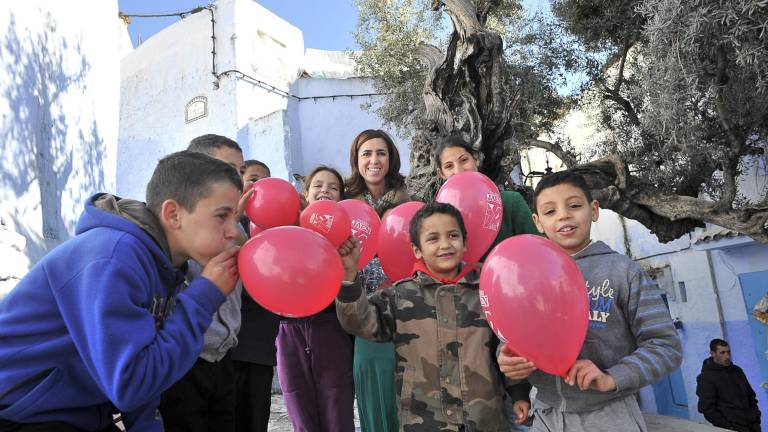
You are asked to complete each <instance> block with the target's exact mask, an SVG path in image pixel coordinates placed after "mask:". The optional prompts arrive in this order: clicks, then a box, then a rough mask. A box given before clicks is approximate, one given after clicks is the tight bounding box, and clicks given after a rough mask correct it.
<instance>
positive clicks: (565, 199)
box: [498, 171, 682, 432]
mask: <svg viewBox="0 0 768 432" xmlns="http://www.w3.org/2000/svg"><path fill="white" fill-rule="evenodd" d="M534 204H535V213H534V215H533V220H534V222H535V223H536V226H537V227H538V229H539V231H541V232H542V233H544V234H545V235H546V236H547V238H549V239H550V240H552V241H554V242H555V243H557V244H558V245H560V247H561V248H563V250H564V251H565V252H567V253H569V254H570V255H571V256H572V257H573V259H574V260H576V264H577V265H578V266H579V269H580V270H581V273H582V275H584V279H585V281H586V284H587V285H586V290H587V295H588V296H589V303H590V314H589V329H588V331H587V336H586V340H585V341H584V346H583V348H582V349H581V352H580V353H579V357H578V360H576V363H575V364H574V365H573V366H572V367H571V369H570V370H569V371H568V374H567V377H566V378H565V380H563V378H561V377H559V376H553V375H549V374H546V373H543V372H541V371H538V370H535V365H534V364H532V363H531V362H528V361H527V360H526V359H524V358H522V357H517V356H515V355H514V354H513V353H511V352H510V351H509V350H508V349H507V348H506V346H505V347H504V348H503V349H502V351H501V353H500V354H499V357H498V362H499V368H500V369H501V371H502V372H503V373H504V374H505V375H506V376H507V377H508V378H510V379H513V380H517V379H524V378H528V381H529V382H530V383H531V384H533V385H534V386H535V387H536V388H538V393H537V396H536V398H537V403H536V404H534V409H533V413H534V420H533V426H532V429H531V430H532V431H547V432H550V431H566V432H581V431H590V432H600V431H606V432H607V431H626V432H630V431H646V430H647V429H646V425H645V421H644V420H643V416H642V414H641V413H640V408H639V407H638V405H637V400H636V395H635V394H636V393H637V391H638V390H640V388H641V387H643V386H646V385H648V384H651V383H654V382H656V381H657V380H658V379H660V378H661V377H663V376H665V375H667V374H669V373H670V372H671V371H673V370H674V369H676V368H677V367H678V366H679V365H680V361H681V359H682V354H681V346H680V339H679V337H678V335H677V332H676V330H675V327H674V325H673V324H672V320H671V319H670V316H669V311H668V310H667V308H666V306H665V304H664V301H663V300H662V298H661V291H660V290H659V288H658V286H657V285H656V284H655V283H654V281H653V280H652V279H651V278H650V277H649V276H648V274H647V273H646V272H645V271H644V270H643V269H642V268H641V267H640V266H639V265H638V264H637V263H635V262H634V261H632V260H631V259H629V258H628V257H626V256H624V255H620V254H618V253H616V252H615V251H613V250H612V249H611V248H609V247H608V246H607V245H606V244H605V243H603V242H601V241H592V240H591V239H590V229H591V225H592V222H595V221H597V218H598V214H599V206H598V202H597V201H595V200H593V199H592V196H591V193H590V191H589V188H588V186H587V184H586V182H585V181H584V179H583V178H582V177H581V176H580V175H578V174H576V173H573V172H570V171H563V172H558V173H554V174H550V175H548V176H545V177H543V178H542V179H541V181H540V182H539V184H538V186H537V187H536V191H535V192H534ZM531 337H535V335H531Z"/></svg>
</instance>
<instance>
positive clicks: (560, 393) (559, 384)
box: [555, 376, 566, 412]
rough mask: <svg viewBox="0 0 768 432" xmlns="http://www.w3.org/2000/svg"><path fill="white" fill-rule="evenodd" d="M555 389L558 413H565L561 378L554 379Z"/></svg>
mask: <svg viewBox="0 0 768 432" xmlns="http://www.w3.org/2000/svg"><path fill="white" fill-rule="evenodd" d="M555 387H556V388H557V395H558V396H560V408H558V411H560V412H565V404H566V403H565V396H564V395H563V378H561V377H559V376H556V377H555Z"/></svg>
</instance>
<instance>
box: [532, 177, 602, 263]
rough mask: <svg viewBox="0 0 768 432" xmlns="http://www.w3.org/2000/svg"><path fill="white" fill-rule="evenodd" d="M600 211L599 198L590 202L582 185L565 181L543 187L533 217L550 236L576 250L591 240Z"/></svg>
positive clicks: (565, 247) (564, 247)
mask: <svg viewBox="0 0 768 432" xmlns="http://www.w3.org/2000/svg"><path fill="white" fill-rule="evenodd" d="M598 212H599V206H598V204H597V201H595V200H593V201H592V202H591V203H590V202H587V197H586V195H584V192H583V191H582V190H581V189H579V188H578V187H576V186H573V185H571V184H568V183H563V184H559V185H557V186H553V187H550V188H547V189H544V190H543V191H541V193H540V194H539V196H538V198H537V199H536V213H535V214H534V215H533V221H534V222H536V227H538V228H539V231H541V232H542V233H544V234H545V235H546V236H547V238H548V239H550V240H552V241H554V242H555V243H557V244H558V245H560V247H562V248H563V249H564V250H565V251H566V252H568V253H569V254H573V253H576V252H578V251H580V250H582V249H584V248H585V247H586V246H587V245H588V244H589V232H590V229H591V227H592V222H596V221H597V218H598V214H599V213H598Z"/></svg>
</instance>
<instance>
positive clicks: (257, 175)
mask: <svg viewBox="0 0 768 432" xmlns="http://www.w3.org/2000/svg"><path fill="white" fill-rule="evenodd" d="M267 177H269V171H267V170H266V169H265V168H264V167H263V166H261V165H251V166H249V167H248V168H246V169H245V172H244V173H243V193H245V192H247V191H248V190H250V189H251V186H253V184H254V183H256V182H257V181H259V180H261V179H263V178H267Z"/></svg>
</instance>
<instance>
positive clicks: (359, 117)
mask: <svg viewBox="0 0 768 432" xmlns="http://www.w3.org/2000/svg"><path fill="white" fill-rule="evenodd" d="M373 92H374V90H373V88H372V86H371V84H370V82H369V81H368V80H366V79H362V78H347V79H323V78H305V79H301V80H299V82H298V85H297V94H298V95H299V96H302V97H310V96H325V95H339V94H365V93H373ZM370 100H371V98H370V97H352V98H350V97H338V98H335V99H316V100H312V99H304V100H302V101H300V102H298V103H297V104H296V105H298V114H299V118H300V124H301V126H300V127H301V155H302V158H301V164H302V165H301V167H302V169H303V173H307V172H309V171H310V170H312V168H314V167H315V166H317V165H320V164H325V165H329V166H332V167H334V168H336V169H338V170H339V172H341V173H342V175H344V176H348V175H350V174H351V173H350V167H349V148H350V146H351V145H352V140H353V139H354V138H355V136H357V134H359V133H360V132H362V131H363V130H365V129H382V128H383V126H382V121H381V119H380V118H378V117H377V116H376V115H375V114H373V113H371V112H369V111H366V110H364V109H363V108H361V105H362V104H363V103H366V102H368V101H370ZM374 102H375V99H374ZM386 132H387V133H389V134H390V135H391V136H392V138H393V139H394V140H395V145H396V146H397V149H398V151H399V153H400V173H402V174H403V175H406V174H408V171H409V169H410V165H409V160H410V148H409V147H408V143H407V142H405V141H404V140H403V139H402V138H400V137H398V136H397V134H396V133H395V131H394V130H386Z"/></svg>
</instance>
